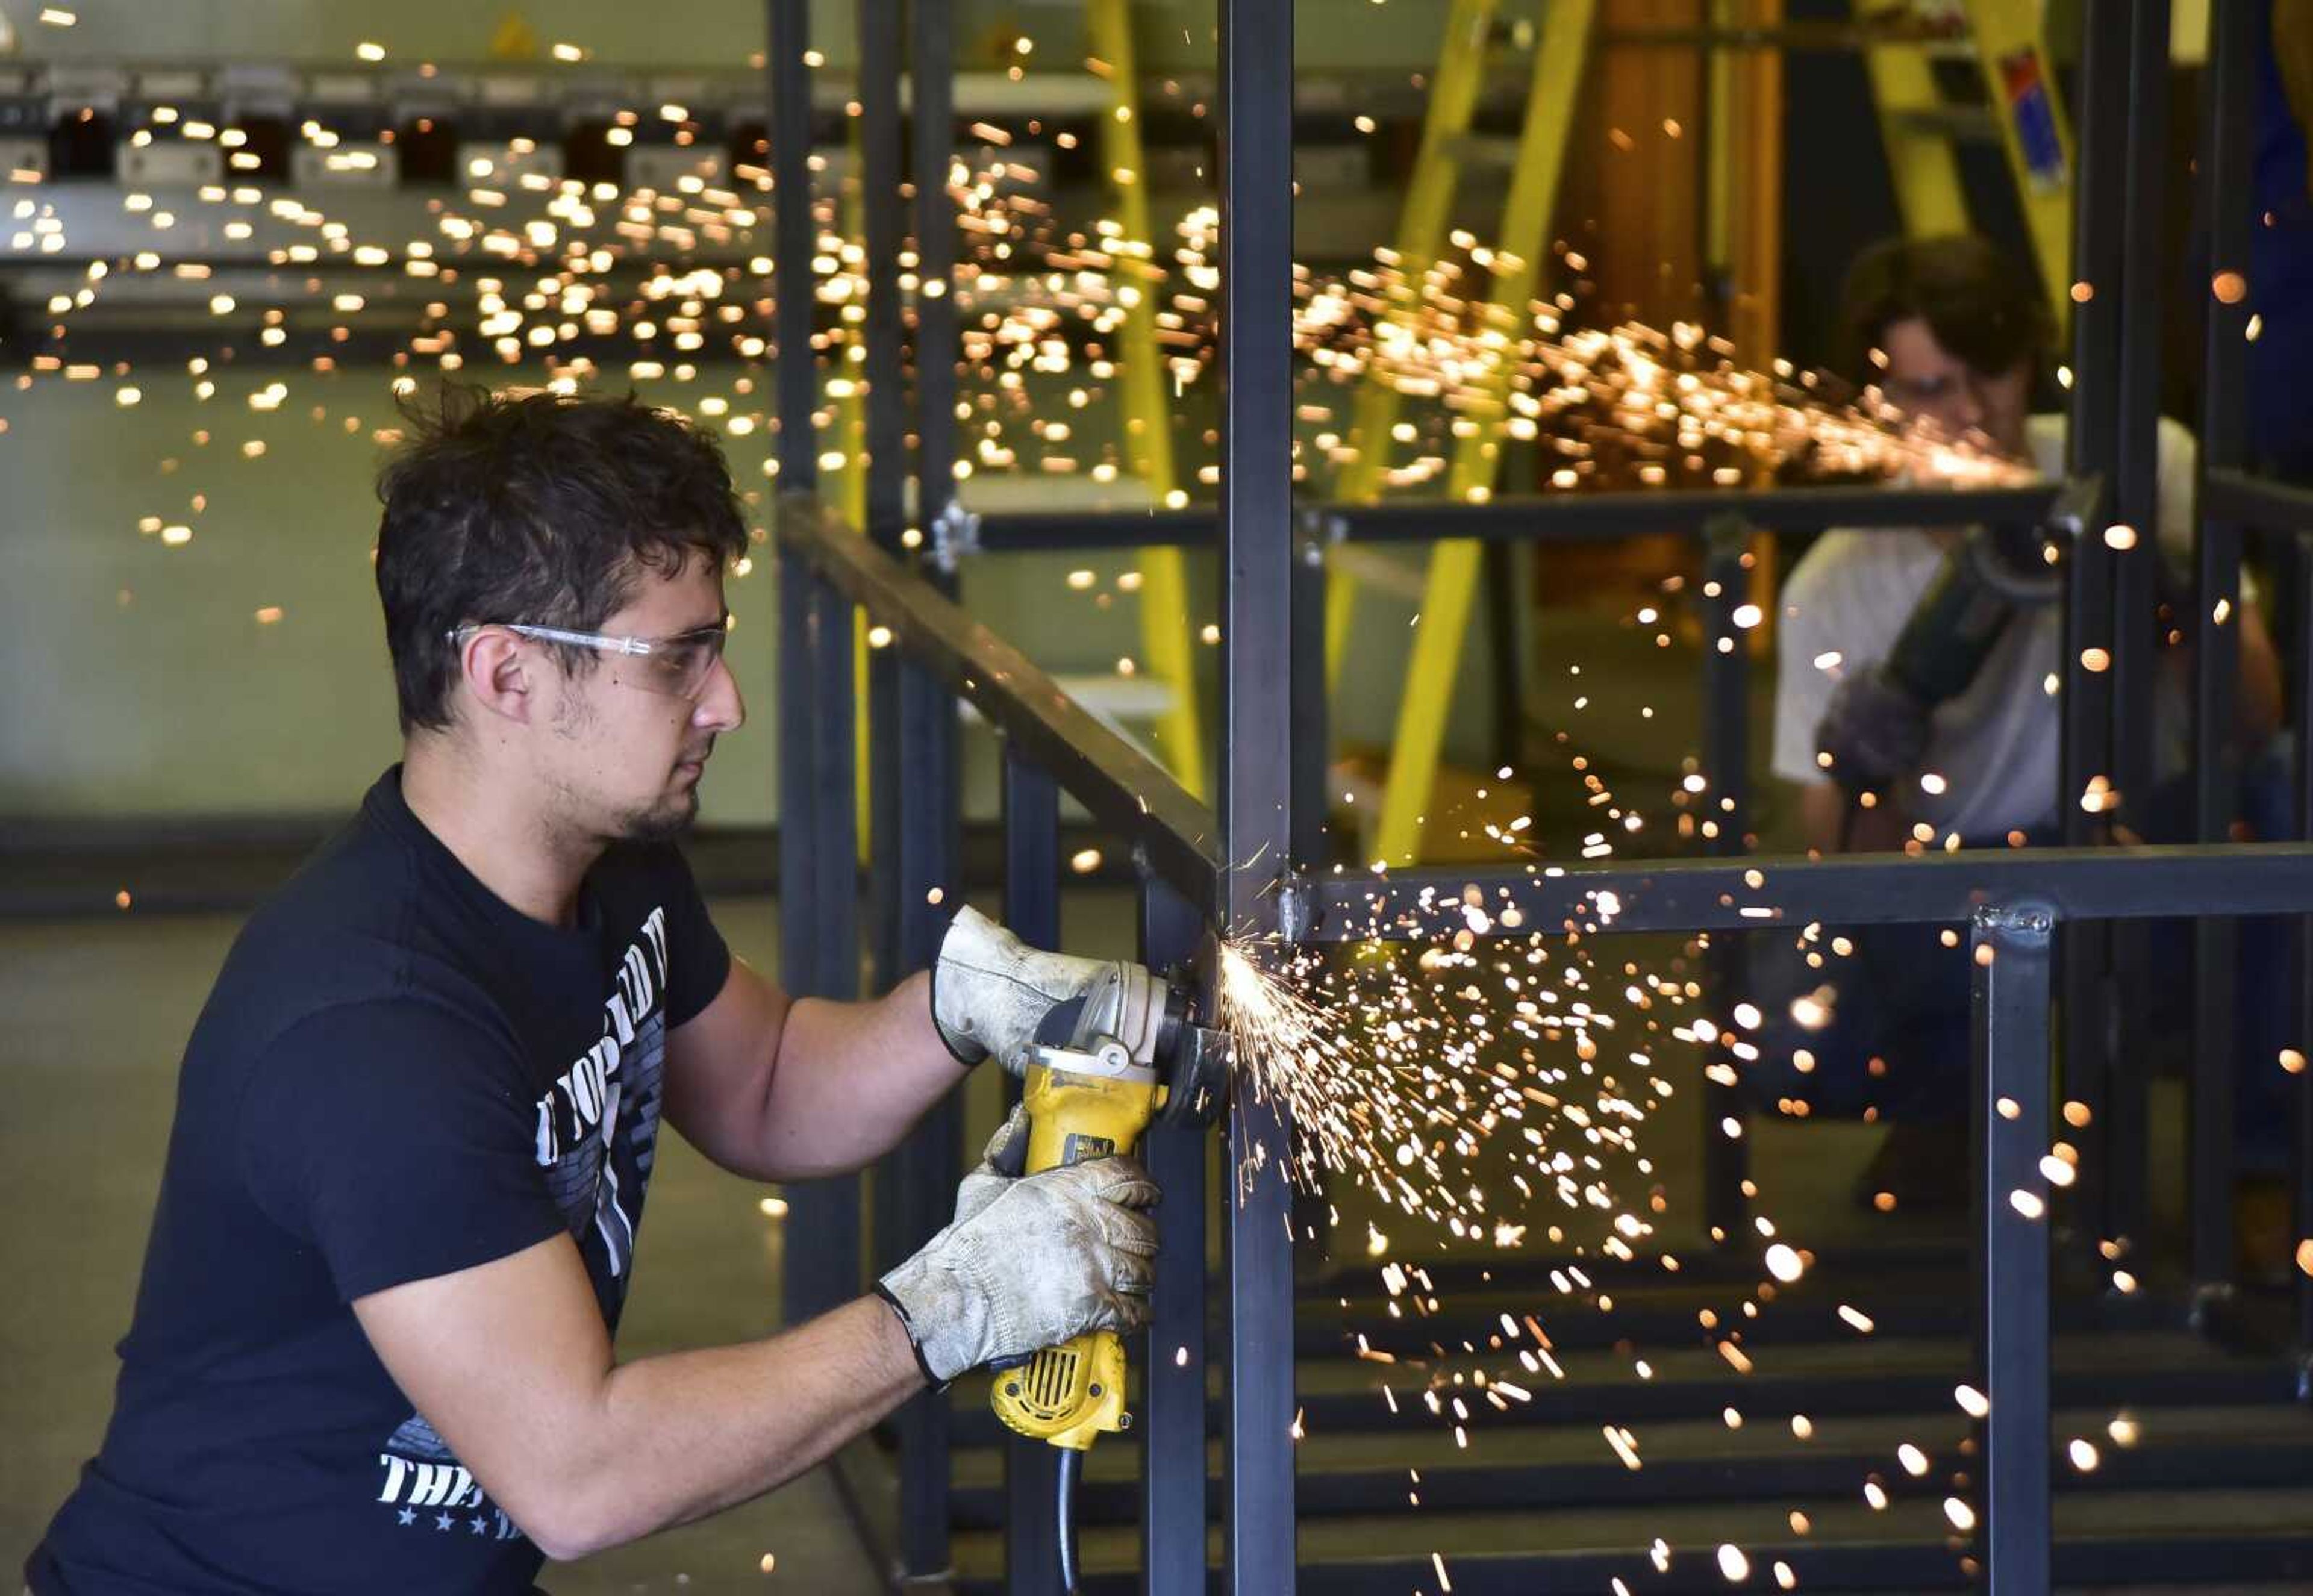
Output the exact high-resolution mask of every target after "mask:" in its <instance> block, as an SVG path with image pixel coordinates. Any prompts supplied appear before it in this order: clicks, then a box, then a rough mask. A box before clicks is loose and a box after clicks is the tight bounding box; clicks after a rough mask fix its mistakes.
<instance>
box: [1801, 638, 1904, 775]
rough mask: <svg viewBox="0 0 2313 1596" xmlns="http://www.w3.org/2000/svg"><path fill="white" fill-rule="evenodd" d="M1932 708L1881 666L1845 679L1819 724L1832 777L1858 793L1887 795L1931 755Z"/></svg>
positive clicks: (1818, 745)
mask: <svg viewBox="0 0 2313 1596" xmlns="http://www.w3.org/2000/svg"><path fill="white" fill-rule="evenodd" d="M1928 735H1929V724H1928V709H1927V706H1924V705H1922V703H1921V702H1920V701H1919V700H1918V699H1917V698H1914V697H1912V695H1911V694H1909V693H1907V692H1905V691H1904V689H1903V688H1900V687H1897V686H1896V685H1895V683H1894V682H1893V681H1890V680H1888V679H1887V676H1886V672H1885V671H1881V670H1880V669H1879V668H1878V666H1876V665H1875V666H1872V667H1871V668H1869V669H1868V670H1862V671H1852V672H1850V673H1849V674H1848V675H1846V676H1843V677H1842V678H1841V679H1840V681H1839V685H1838V686H1837V687H1835V688H1833V689H1832V693H1831V702H1830V703H1829V704H1828V705H1826V706H1825V708H1824V712H1823V719H1821V720H1820V721H1817V722H1816V728H1815V745H1816V749H1817V750H1820V751H1822V752H1824V753H1827V754H1829V755H1830V756H1831V769H1830V771H1829V775H1830V776H1831V779H1832V780H1834V781H1835V782H1837V783H1838V784H1839V785H1841V786H1842V787H1843V788H1845V789H1846V790H1847V793H1848V794H1849V796H1851V797H1852V796H1853V795H1855V794H1859V793H1865V792H1873V793H1885V792H1887V791H1888V790H1889V789H1890V788H1891V787H1892V786H1893V785H1895V783H1896V782H1898V781H1901V780H1902V779H1903V778H1904V777H1905V776H1909V775H1911V774H1912V773H1913V771H1915V770H1917V769H1919V767H1921V765H1922V763H1924V762H1925V761H1926V759H1927V757H1928Z"/></svg>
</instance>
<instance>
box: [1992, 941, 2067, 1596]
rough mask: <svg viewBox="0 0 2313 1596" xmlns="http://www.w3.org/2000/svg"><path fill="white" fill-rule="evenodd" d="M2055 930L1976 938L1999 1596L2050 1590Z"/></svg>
mask: <svg viewBox="0 0 2313 1596" xmlns="http://www.w3.org/2000/svg"><path fill="white" fill-rule="evenodd" d="M2053 924H2054V916H2052V915H2051V914H2049V912H2048V911H2047V910H2045V909H2044V908H2038V907H2036V906H2029V905H2027V906H2020V907H2014V908H2003V907H1999V906H1987V907H1985V908H1981V909H1978V910H1977V911H1976V914H1975V925H1974V936H1973V941H1974V998H1973V1009H1974V1032H1975V1061H1974V1073H1975V1088H1974V1094H1973V1097H1974V1103H1973V1111H1974V1122H1975V1138H1974V1139H1975V1142H1976V1144H1977V1146H1978V1147H1979V1149H1980V1150H1981V1154H1982V1162H1981V1164H1980V1165H1979V1167H1978V1170H1977V1180H1976V1191H1975V1232H1976V1241H1977V1244H1978V1245H1979V1246H1980V1247H1981V1248H1982V1249H1983V1262H1982V1267H1981V1268H1980V1270H1979V1272H1978V1275H1977V1288H1976V1311H1975V1324H1976V1332H1975V1333H1976V1346H1975V1360H1976V1371H1977V1390H1980V1391H1982V1392H1983V1395H1984V1397H1985V1399H1987V1400H1988V1401H1989V1402H1990V1403H1991V1412H1990V1414H1989V1415H1988V1416H1986V1418H1985V1420H1984V1422H1983V1474H1982V1478H1983V1491H1982V1494H1981V1495H1979V1496H1978V1498H1977V1501H1976V1511H1977V1514H1978V1516H1979V1518H1980V1519H1981V1523H1980V1525H1979V1527H1978V1529H1977V1530H1976V1536H1977V1546H1978V1548H1979V1549H1980V1550H1981V1552H1982V1554H1983V1564H1984V1575H1983V1579H1984V1589H1985V1590H1986V1591H1987V1592H1990V1593H1991V1596H2045V1592H2047V1589H2048V1565H2049V1556H2050V1551H2049V1547H2050V1537H2049V1530H2048V1512H2049V1493H2050V1485H2049V1472H2048V1471H2049V1464H2050V1458H2049V1440H2048V1425H2049V1410H2048V1388H2049V1374H2048V1363H2049V1349H2048V1289H2049V1268H2048V1230H2047V1223H2046V1217H2045V1202H2046V1196H2045V1193H2046V1182H2045V1180H2044V1179H2042V1178H2041V1175H2040V1171H2039V1162H2040V1159H2041V1157H2042V1156H2043V1155H2044V1154H2045V1152H2046V1150H2047V1146H2048V1064H2049V1058H2048V1046H2049V1029H2048V934H2049V931H2050V929H2051V927H2052V925H2053ZM2036 1205H2037V1206H2036ZM2027 1209H2031V1210H2032V1211H2031V1212H2027Z"/></svg>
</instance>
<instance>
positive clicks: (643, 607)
mask: <svg viewBox="0 0 2313 1596" xmlns="http://www.w3.org/2000/svg"><path fill="white" fill-rule="evenodd" d="M723 616H724V609H723V575H722V572H721V570H720V569H719V568H718V567H717V565H716V563H715V562H714V561H713V560H712V559H710V558H709V557H707V556H705V555H703V554H694V555H693V556H692V557H690V560H689V561H688V562H686V563H685V565H684V566H683V568H682V571H681V572H680V573H679V574H676V575H673V576H671V577H669V576H662V575H660V574H657V573H655V572H652V571H648V570H646V571H644V572H643V573H642V574H641V577H640V580H639V581H638V583H637V584H636V588H635V592H634V594H633V597H632V598H631V599H630V601H629V602H628V603H627V605H626V606H625V607H624V608H623V609H620V610H618V611H617V612H616V613H614V614H612V615H611V616H610V617H609V618H607V619H605V620H604V621H603V623H602V626H601V627H599V628H597V629H598V630H600V631H601V632H602V634H603V635H605V636H612V637H640V638H645V639H650V640H657V639H665V638H676V637H682V636H686V635H695V634H699V633H701V632H711V631H712V630H713V629H714V628H717V627H720V626H721V625H722V624H723ZM667 652H668V651H664V650H662V651H661V652H660V653H659V654H658V655H656V656H631V655H623V654H617V653H603V654H601V655H599V656H598V657H597V658H596V659H595V661H594V669H593V670H592V671H585V672H583V673H580V674H576V675H572V676H568V677H565V678H563V679H562V680H561V682H560V684H559V691H560V695H561V696H560V699H559V701H558V703H557V705H556V706H555V708H554V711H553V714H552V715H551V717H550V723H549V724H548V725H547V726H545V727H544V728H542V731H543V732H544V736H543V737H542V738H541V741H540V746H539V748H538V757H539V759H540V760H541V765H542V767H543V770H542V774H544V776H546V779H547V781H548V784H549V785H550V789H551V797H552V802H553V804H554V808H555V811H556V813H555V817H554V819H555V822H556V823H557V824H558V826H559V827H561V828H562V829H565V830H566V831H567V832H569V833H575V834H576V835H578V836H581V837H586V838H590V839H596V840H601V841H606V842H607V841H613V840H618V839H620V838H625V839H631V840H638V841H657V840H664V839H665V838H667V837H673V836H675V835H676V834H678V833H679V832H681V831H682V830H683V829H685V828H686V827H688V826H689V825H690V822H691V821H692V820H694V819H695V818H697V816H698V813H699V780H700V778H701V776H703V775H704V773H705V769H706V764H707V759H708V755H709V754H710V753H712V752H713V751H714V748H715V739H716V737H717V734H718V733H721V732H728V731H733V730H734V729H736V728H737V726H738V725H739V723H741V722H742V721H743V720H745V719H746V715H747V708H746V706H745V705H744V704H743V702H741V700H740V697H739V684H738V682H737V681H736V680H734V679H733V677H732V674H731V671H730V668H729V666H727V665H726V664H725V663H723V662H721V661H720V660H719V659H718V660H717V662H716V663H715V664H714V666H713V668H712V669H711V670H710V671H708V672H707V673H706V676H705V680H703V681H702V682H701V683H699V686H698V687H697V688H696V696H695V697H686V696H683V694H682V693H681V692H680V691H679V690H676V689H677V678H676V677H675V676H674V675H673V673H672V672H671V671H670V667H669V662H668V659H667V657H666V655H667Z"/></svg>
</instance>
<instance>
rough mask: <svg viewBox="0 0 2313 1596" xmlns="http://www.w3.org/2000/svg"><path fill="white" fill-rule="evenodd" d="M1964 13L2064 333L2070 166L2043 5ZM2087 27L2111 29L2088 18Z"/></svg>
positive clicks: (1990, 0) (1987, 5) (1974, 5)
mask: <svg viewBox="0 0 2313 1596" xmlns="http://www.w3.org/2000/svg"><path fill="white" fill-rule="evenodd" d="M2094 9H2095V8H2091V11H2092V13H2093V11H2094ZM1967 12H1968V23H1969V26H1970V28H1971V29H1972V30H1973V31H1974V34H1975V55H1976V59H1977V60H1978V61H1979V62H1981V63H1982V64H1983V88H1984V92H1985V94H1986V95H1987V96H1989V97H1990V99H1991V101H1992V117H1993V118H1994V119H1995V120H1996V121H1998V122H1999V124H2000V144H2001V148H2002V149H2004V150H2006V151H2007V153H2008V171H2009V173H2010V176H2012V177H2014V178H2015V180H2016V198H2017V202H2018V204H2019V205H2020V206H2022V207H2023V210H2024V221H2025V224H2026V226H2027V229H2028V230H2029V231H2030V232H2031V234H2032V253H2033V255H2034V256H2035V257H2036V259H2038V261H2039V263H2040V281H2041V283H2042V284H2043V285H2045V287H2046V288H2047V291H2048V304H2049V307H2050V308H2051V309H2052V310H2053V311H2054V313H2055V318H2056V326H2057V327H2058V328H2060V329H2061V328H2062V327H2063V326H2064V325H2065V323H2066V321H2067V320H2069V312H2070V311H2071V289H2072V174H2073V171H2075V167H2074V164H2073V155H2072V135H2071V125H2070V124H2069V123H2068V122H2067V121H2066V119H2065V117H2064V101H2063V96H2062V92H2060V91H2059V90H2058V89H2057V87H2056V69H2055V63H2054V61H2052V60H2050V59H2049V57H2048V50H2047V47H2046V45H2045V42H2044V41H2043V40H2042V39H2041V33H2040V13H2041V5H2040V0H1969V4H1968V8H1967ZM2087 25H2088V26H2089V27H2110V26H2113V25H2114V24H2113V23H2112V22H2111V21H2110V20H2109V19H2098V17H2096V16H2094V15H2093V14H2091V17H2090V20H2089V22H2088V23H2087ZM2041 96H2045V101H2042V99H2041V98H2040V97H2041ZM2027 127H2031V128H2033V129H2034V130H2035V132H2036V136H2037V137H2038V138H2039V139H2042V140H2045V141H2046V142H2045V144H2044V145H2038V146H2036V145H2035V144H2034V143H2033V142H2030V141H2027V138H2026V132H2025V130H2026V128H2027Z"/></svg>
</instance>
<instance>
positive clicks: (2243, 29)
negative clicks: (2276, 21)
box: [2178, 5, 2257, 1286]
mask: <svg viewBox="0 0 2313 1596" xmlns="http://www.w3.org/2000/svg"><path fill="white" fill-rule="evenodd" d="M2256 46H2257V15H2256V8H2255V7H2252V6H2242V5H2218V6H2212V7H2211V8H2210V11H2209V67H2208V88H2207V94H2208V102H2209V104H2208V110H2209V119H2208V124H2207V127H2206V129H2205V137H2204V143H2203V146H2202V157H2201V171H2202V174H2203V177H2202V181H2203V185H2204V188H2203V192H2204V193H2205V194H2206V195H2207V196H2208V215H2209V232H2210V237H2209V255H2210V262H2209V264H2210V276H2211V277H2212V279H2214V278H2218V277H2221V276H2222V275H2223V274H2224V273H2226V272H2237V273H2239V274H2241V275H2242V276H2247V270H2248V257H2249V238H2250V219H2251V215H2252V212H2253V208H2254V207H2253V206H2252V204H2251V190H2250V188H2249V170H2248V168H2249V157H2250V153H2251V150H2250V140H2251V137H2252V129H2253V111H2254V107H2255V104H2256V95H2255V90H2254V85H2253V84H2252V83H2251V78H2252V75H2253V74H2254V73H2255V71H2256V56H2255V53H2254V52H2255V51H2256ZM2207 310H2208V317H2209V332H2208V347H2207V352H2206V356H2205V364H2203V381H2202V384H2201V393H2202V400H2201V456H2200V457H2201V467H2202V469H2203V472H2205V471H2206V470H2207V469H2209V468H2211V467H2212V466H2230V467H2237V466H2239V465H2241V464H2243V463H2244V462H2245V461H2246V460H2247V456H2248V416H2247V402H2246V401H2247V389H2248V371H2247V365H2248V361H2247V350H2248V343H2247V338H2246V336H2245V335H2246V332H2247V322H2248V315H2249V307H2248V302H2247V296H2245V295H2238V294H2237V295H2235V296H2233V299H2232V302H2231V303H2227V302H2226V301H2225V300H2224V299H2223V298H2221V297H2220V296H2219V295H2217V294H2214V293H2213V292H2212V293H2211V294H2210V295H2209V300H2208V305H2207ZM2198 532H2199V537H2198V540H2197V543H2196V546H2195V547H2196V551H2197V560H2198V566H2199V580H2198V581H2197V583H2195V584H2194V613H2193V614H2191V615H2189V616H2180V617H2179V618H2178V624H2179V625H2181V626H2183V627H2185V633H2186V635H2187V636H2190V637H2191V638H2192V639H2193V640H2194V645H2195V646H2194V661H2193V663H2194V712H2193V765H2194V792H2193V827H2194V829H2193V836H2194V840H2195V841H2197V842H2222V841H2223V840H2224V839H2225V836H2226V831H2227V827H2228V826H2229V822H2230V821H2231V820H2232V813H2233V805H2234V801H2235V798H2236V795H2237V794H2238V788H2239V785H2240V746H2239V740H2238V738H2237V737H2235V736H2234V734H2233V716H2234V699H2235V697H2236V695H2237V693H2238V687H2239V674H2240V635H2239V628H2238V617H2239V614H2240V556H2241V529H2240V528H2239V527H2238V525H2236V524H2234V523H2232V522H2219V521H2213V520H2211V519H2209V518H2207V517H2205V516H2204V517H2203V518H2201V520H2200V522H2199V526H2198ZM2220 617H2222V618H2220ZM2239 932H2240V926H2239V923H2238V921H2234V920H2226V919H2216V918H2209V919H2203V920H2202V921H2201V922H2200V923H2199V924H2198V925H2196V926H2195V927H2194V945H2193V1005H2194V1025H2193V1101H2192V1136H2193V1143H2192V1149H2193V1153H2192V1216H2191V1221H2190V1223H2191V1261H2192V1271H2193V1279H2194V1282H2195V1283H2197V1284H2199V1285H2203V1286H2207V1285H2219V1284H2221V1283H2225V1282H2229V1281H2230V1280H2231V1278H2232V1272H2233V1232H2232V1210H2233V1169H2234V1163H2233V1140H2234V1136H2235V1134H2236V1118H2235V1114H2234V1096H2235V1094H2236V1092H2238V1083H2237V1082H2236V1079H2235V1073H2236V1072H2235V1068H2234V1065H2235V1057H2234V1056H2235V1053H2236V1051H2237V1050H2238V1047H2239V1038H2238V1025H2237V1023H2236V1021H2235V1016H2234V1012H2233V1011H2234V998H2235V992H2236V987H2237V985H2238V983H2237V982H2236V980H2235V978H2234V972H2233V961H2234V960H2235V958H2236V957H2237V955H2238V944H2239V940H2240V939H2239Z"/></svg>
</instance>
